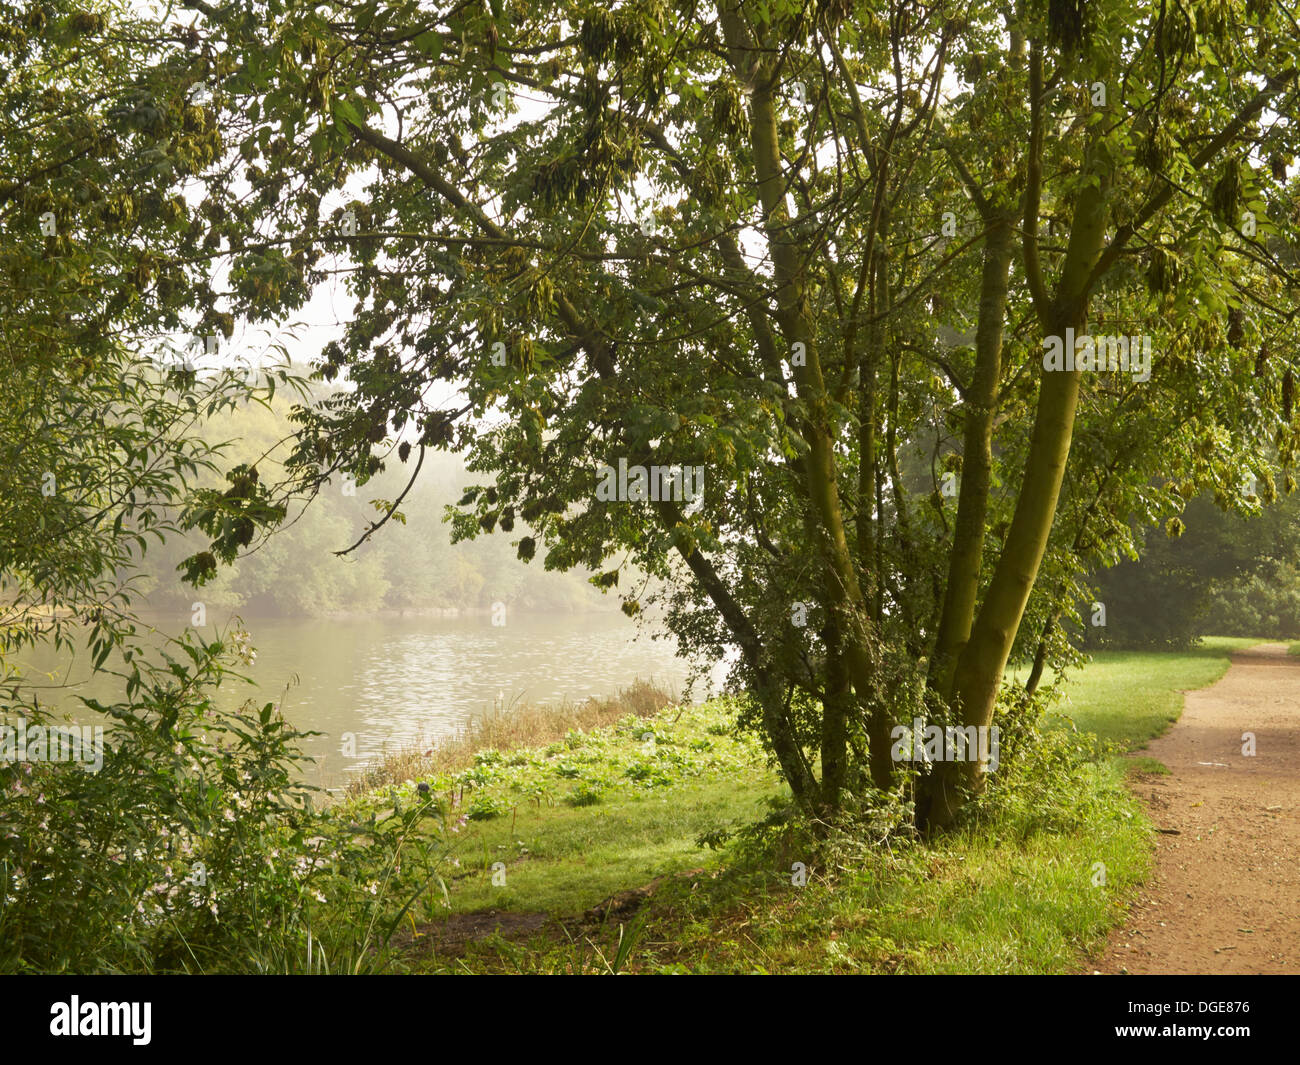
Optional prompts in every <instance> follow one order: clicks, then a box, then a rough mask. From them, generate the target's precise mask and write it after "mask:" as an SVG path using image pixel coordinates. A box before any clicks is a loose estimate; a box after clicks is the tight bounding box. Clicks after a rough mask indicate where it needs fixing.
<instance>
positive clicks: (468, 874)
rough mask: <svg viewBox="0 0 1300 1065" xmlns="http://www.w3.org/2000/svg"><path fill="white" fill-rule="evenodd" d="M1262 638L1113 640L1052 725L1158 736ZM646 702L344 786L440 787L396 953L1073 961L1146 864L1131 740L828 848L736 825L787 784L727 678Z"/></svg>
mask: <svg viewBox="0 0 1300 1065" xmlns="http://www.w3.org/2000/svg"><path fill="white" fill-rule="evenodd" d="M1254 642H1257V641H1252V640H1226V639H1220V640H1212V641H1207V643H1206V644H1205V646H1203V647H1201V648H1198V649H1197V650H1195V651H1192V652H1186V653H1176V654H1145V653H1130V652H1107V653H1105V654H1101V655H1098V656H1097V659H1096V661H1095V662H1094V663H1093V664H1091V665H1090V666H1088V667H1087V668H1086V669H1084V670H1083V671H1081V672H1080V673H1079V675H1078V676H1077V677H1075V678H1072V679H1071V681H1070V683H1069V685H1068V693H1069V695H1068V702H1067V703H1066V704H1065V705H1063V706H1062V708H1061V712H1062V713H1064V714H1068V715H1069V717H1070V718H1072V719H1073V721H1074V722H1075V724H1076V725H1077V726H1078V728H1079V729H1080V733H1079V734H1077V735H1076V734H1075V733H1073V732H1071V731H1067V730H1064V729H1057V730H1054V731H1055V736H1054V739H1053V741H1052V744H1051V745H1050V746H1051V750H1052V751H1054V752H1056V754H1058V755H1059V754H1060V753H1061V752H1063V751H1064V750H1065V749H1066V748H1067V747H1072V749H1073V751H1074V753H1075V754H1082V753H1086V752H1088V751H1095V750H1096V747H1097V742H1096V741H1095V740H1094V739H1093V738H1092V736H1095V737H1096V738H1097V740H1099V741H1105V742H1108V743H1115V744H1120V745H1122V746H1123V747H1124V748H1125V749H1132V748H1136V747H1140V746H1141V745H1143V744H1144V743H1145V742H1146V741H1147V740H1148V739H1150V738H1151V737H1153V736H1155V735H1158V734H1159V733H1160V732H1161V731H1163V730H1164V729H1165V728H1167V727H1168V725H1169V723H1170V722H1171V721H1172V720H1174V719H1176V717H1177V715H1178V712H1179V708H1180V706H1181V692H1183V691H1186V690H1190V689H1192V688H1196V687H1201V686H1203V685H1206V684H1209V683H1212V682H1213V681H1214V680H1216V679H1218V677H1219V676H1221V675H1222V674H1223V672H1224V671H1225V670H1226V669H1227V666H1228V655H1229V653H1230V652H1231V651H1232V650H1235V649H1238V648H1240V647H1244V646H1249V645H1250V644H1252V643H1254ZM646 705H647V704H646V703H645V701H644V700H643V701H642V702H641V703H640V704H639V710H638V709H634V708H632V707H629V708H628V709H627V712H625V713H623V714H622V716H621V717H619V718H618V719H617V720H616V721H614V722H613V723H612V724H611V723H606V724H602V725H600V726H599V727H596V728H581V727H574V728H568V729H566V730H565V731H564V732H563V734H559V733H558V731H557V729H558V726H556V727H555V728H552V730H551V734H550V735H548V736H547V737H546V739H547V740H549V742H538V743H534V744H530V745H516V746H511V745H510V740H511V736H508V735H507V736H502V737H500V738H501V739H502V740H503V742H504V748H503V747H493V748H488V749H484V750H478V751H473V750H472V747H473V742H472V738H471V739H468V740H466V742H465V743H463V744H462V745H461V746H460V748H459V753H458V755H457V756H456V757H455V758H449V759H446V760H444V761H443V762H441V763H440V764H439V765H438V766H432V765H423V766H421V767H420V768H421V769H422V771H423V772H424V775H422V776H421V777H420V778H419V783H417V781H415V780H409V779H408V780H406V781H404V782H402V783H400V784H398V783H392V782H390V783H388V784H387V785H386V786H385V787H384V788H383V789H382V790H380V791H371V792H369V793H368V794H366V795H364V796H360V797H354V798H352V799H351V800H350V801H349V804H348V809H349V812H350V813H351V814H352V815H354V816H355V817H357V818H358V819H359V820H362V819H364V818H366V817H368V816H369V815H370V814H372V813H376V812H380V811H382V810H383V809H385V808H388V809H391V807H392V804H393V802H394V801H396V802H398V803H410V802H415V801H421V800H424V801H427V800H428V799H429V798H431V797H432V798H436V799H437V800H438V810H439V818H438V827H437V828H436V829H435V830H433V831H431V836H437V837H438V838H439V839H440V840H442V841H445V847H446V856H445V873H446V876H445V878H444V879H445V884H446V892H445V895H443V896H441V897H437V896H435V898H433V899H431V900H428V901H426V902H425V903H422V905H421V907H420V913H418V914H415V913H412V915H411V916H410V917H409V918H408V928H407V931H406V932H405V933H404V934H403V936H402V937H401V938H400V939H399V940H398V941H397V942H396V943H395V946H396V947H397V952H396V959H397V961H396V962H395V965H396V967H398V968H401V969H403V970H405V971H417V972H460V973H464V972H611V971H634V972H868V973H870V972H874V973H895V972H907V973H931V972H933V973H950V972H966V973H1053V972H1067V971H1072V970H1074V969H1077V967H1078V965H1079V963H1080V960H1081V959H1082V958H1083V957H1085V956H1086V955H1087V954H1088V953H1089V952H1091V951H1093V950H1095V949H1096V948H1097V947H1098V946H1099V945H1100V944H1101V943H1102V941H1103V940H1104V937H1105V935H1106V933H1107V932H1108V930H1109V929H1110V928H1112V927H1113V926H1114V925H1115V923H1116V922H1117V921H1118V920H1119V918H1120V916H1121V915H1122V913H1123V910H1124V907H1125V905H1126V903H1127V900H1128V898H1129V897H1130V895H1131V892H1132V890H1133V888H1134V887H1135V886H1136V885H1137V884H1138V883H1140V882H1141V881H1142V880H1143V879H1144V878H1145V877H1146V876H1147V875H1148V873H1149V868H1150V860H1151V853H1152V845H1151V828H1150V825H1149V824H1148V823H1147V821H1146V819H1145V817H1144V816H1143V814H1142V811H1141V809H1140V807H1139V806H1138V804H1137V803H1136V802H1135V801H1134V800H1133V799H1132V797H1131V796H1130V795H1129V793H1128V792H1127V791H1126V790H1125V788H1124V787H1123V775H1124V772H1125V769H1126V766H1127V764H1128V762H1129V760H1118V759H1112V758H1106V757H1099V758H1094V759H1092V760H1090V761H1084V762H1081V763H1076V764H1075V766H1074V768H1073V769H1072V770H1071V771H1070V773H1069V775H1068V777H1064V778H1048V777H1044V778H1043V779H1042V780H1040V781H1038V783H1035V782H1034V777H1033V775H1032V774H1031V775H1030V777H1029V778H1027V779H1028V783H1027V784H1025V785H1023V786H1022V785H1017V786H1016V787H1015V788H1009V790H1008V792H1007V793H1006V794H1005V795H1002V796H1001V797H1000V798H999V800H998V802H997V803H995V804H990V806H989V808H988V809H987V810H985V811H983V812H982V813H981V816H980V820H979V822H978V823H977V824H975V825H974V826H972V827H971V828H970V829H968V830H966V831H964V832H962V833H958V834H955V835H952V836H949V837H947V838H945V839H943V840H942V841H940V842H939V843H937V844H934V845H931V846H921V845H917V844H912V843H908V842H907V841H905V840H904V841H902V842H901V843H891V844H890V845H889V846H884V847H882V846H879V845H877V844H875V843H872V842H870V841H855V840H842V841H839V842H838V843H836V844H835V845H833V846H832V847H831V848H829V850H824V851H823V853H822V854H821V855H820V856H819V857H817V858H816V859H814V858H813V856H812V855H811V854H809V853H805V852H804V851H805V849H806V845H805V844H804V843H801V842H800V840H799V839H798V838H797V837H795V836H792V835H790V834H788V833H783V832H780V831H776V830H773V831H770V832H768V833H767V834H766V835H765V836H763V837H761V838H759V837H755V836H752V835H751V836H749V837H737V838H731V839H725V838H724V837H725V832H721V831H720V830H725V829H726V828H728V827H729V826H741V825H752V824H754V823H755V822H757V821H758V820H759V819H760V818H761V817H762V815H763V813H764V811H765V809H766V808H767V806H768V804H769V803H770V802H772V801H777V802H779V801H781V800H782V799H783V797H784V795H785V793H784V789H783V787H782V785H781V784H780V782H779V781H778V780H777V778H776V776H775V774H774V773H773V772H772V770H771V769H770V768H769V767H768V766H767V765H766V763H765V761H764V759H763V757H762V755H761V752H760V750H759V749H758V747H757V745H756V744H755V743H754V742H753V740H752V739H750V738H748V737H745V736H737V735H735V734H734V733H733V732H732V730H731V728H730V723H731V721H732V719H733V713H734V708H733V707H732V706H730V705H729V704H728V702H727V701H726V700H717V701H714V702H711V703H709V704H706V705H704V706H699V707H688V708H679V707H673V706H667V707H664V708H663V709H660V710H658V711H657V712H650V711H647V709H646ZM613 712H614V710H613V709H612V708H606V710H605V713H606V714H610V713H613ZM526 732H527V730H525V733H526ZM1089 734H1091V735H1089ZM1048 761H1050V759H1048ZM1044 764H1047V763H1046V762H1045V763H1044ZM407 768H410V766H407ZM1148 768H1154V767H1148ZM395 769H396V770H397V772H394V773H391V774H390V775H389V779H390V781H391V780H392V779H394V778H395V777H396V776H397V775H400V770H401V767H400V766H396V767H395ZM420 785H423V786H424V787H426V788H427V789H428V790H427V791H425V792H421V791H419V790H418V788H419V787H420ZM704 844H711V845H712V849H710V847H709V846H705V845H704ZM796 863H799V864H796ZM800 865H803V866H806V867H807V879H806V881H804V880H803V878H802V875H801V872H800Z"/></svg>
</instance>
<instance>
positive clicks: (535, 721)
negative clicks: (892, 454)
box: [346, 680, 675, 798]
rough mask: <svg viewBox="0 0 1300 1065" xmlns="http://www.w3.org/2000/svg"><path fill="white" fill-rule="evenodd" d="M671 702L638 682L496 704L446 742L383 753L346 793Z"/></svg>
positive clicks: (353, 793)
mask: <svg viewBox="0 0 1300 1065" xmlns="http://www.w3.org/2000/svg"><path fill="white" fill-rule="evenodd" d="M674 702H675V699H674V697H673V695H672V693H671V692H669V691H667V690H665V689H664V688H661V687H659V686H658V685H655V684H651V683H649V682H647V681H643V680H637V681H635V682H634V683H633V684H632V685H631V686H630V687H628V688H625V689H623V690H622V691H621V692H619V693H618V695H616V696H614V697H613V698H610V699H588V700H586V701H584V702H581V703H571V702H565V703H561V704H560V705H558V706H550V705H546V704H543V705H529V706H522V707H506V706H497V707H494V709H493V711H492V712H491V713H489V714H486V715H484V716H483V717H480V718H475V719H474V720H473V721H472V722H471V723H470V725H469V726H468V727H467V728H465V729H464V730H462V731H461V732H460V733H459V734H458V735H457V736H455V737H453V738H452V739H450V740H442V741H440V742H439V743H437V744H434V745H430V744H429V743H426V742H415V743H409V744H404V745H402V746H400V747H397V748H395V749H393V750H385V751H384V752H383V754H382V756H381V758H380V760H379V761H378V762H377V763H375V764H374V765H373V766H371V767H370V768H369V769H368V770H367V771H366V772H365V773H363V774H362V775H360V776H359V777H357V778H356V779H355V780H353V781H351V782H350V783H349V784H348V787H347V792H346V793H347V795H348V796H350V797H351V798H358V797H360V796H362V795H364V794H365V793H367V792H370V791H375V790H378V789H381V788H385V787H388V786H390V785H394V784H401V783H403V782H404V781H408V780H413V779H415V778H416V777H424V776H428V775H430V774H433V773H439V772H447V771H451V770H456V769H464V768H466V767H468V766H470V765H473V764H474V761H475V755H476V754H478V752H480V751H486V750H496V751H512V750H516V749H518V748H521V747H529V746H537V745H539V744H543V743H551V742H553V741H555V740H559V739H562V738H563V737H564V736H565V735H567V734H568V733H570V732H572V731H574V730H575V729H576V730H586V729H593V728H600V727H602V726H605V725H612V724H614V722H616V721H618V720H620V719H622V718H625V717H627V716H628V715H629V714H633V715H635V716H637V717H641V718H645V717H652V716H653V715H655V714H657V713H658V712H659V711H660V710H662V709H663V708H664V707H666V706H671V705H673V704H674Z"/></svg>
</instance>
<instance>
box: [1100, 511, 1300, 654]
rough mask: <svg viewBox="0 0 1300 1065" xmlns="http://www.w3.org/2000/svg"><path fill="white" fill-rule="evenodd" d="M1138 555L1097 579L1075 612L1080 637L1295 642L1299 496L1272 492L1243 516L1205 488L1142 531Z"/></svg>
mask: <svg viewBox="0 0 1300 1065" xmlns="http://www.w3.org/2000/svg"><path fill="white" fill-rule="evenodd" d="M1144 544H1145V546H1144V547H1143V549H1142V557H1141V560H1140V561H1124V562H1121V563H1120V564H1119V565H1117V566H1115V567H1114V568H1112V569H1108V570H1104V571H1102V572H1101V573H1100V574H1098V575H1097V577H1096V600H1095V602H1096V603H1099V604H1102V605H1104V607H1105V625H1104V626H1103V625H1098V624H1093V621H1094V620H1095V618H1094V615H1095V614H1096V611H1095V610H1094V609H1093V606H1094V604H1091V603H1090V604H1084V606H1085V607H1086V609H1082V610H1081V611H1080V617H1081V623H1082V626H1083V630H1084V635H1085V640H1086V644H1087V645H1089V646H1094V647H1096V646H1107V645H1109V646H1118V647H1186V646H1189V645H1190V644H1192V643H1193V642H1194V641H1195V640H1196V639H1197V638H1198V637H1200V636H1208V635H1218V636H1259V637H1266V638H1270V639H1276V640H1293V639H1300V500H1298V499H1297V497H1296V496H1295V495H1286V496H1280V497H1278V498H1277V499H1276V501H1275V502H1273V503H1272V504H1271V505H1266V506H1264V507H1263V508H1262V510H1261V511H1260V512H1259V513H1258V514H1253V515H1243V514H1241V513H1238V512H1235V511H1233V510H1225V509H1222V508H1221V507H1220V506H1218V505H1216V501H1215V500H1214V499H1213V497H1212V496H1209V495H1206V496H1201V497H1198V498H1196V499H1193V500H1191V501H1190V502H1189V504H1188V506H1187V508H1186V510H1185V511H1184V512H1183V514H1182V516H1181V517H1178V518H1173V519H1171V520H1170V521H1169V522H1168V523H1167V524H1166V525H1165V526H1163V527H1161V526H1157V527H1154V528H1150V529H1148V530H1146V533H1145V541H1144Z"/></svg>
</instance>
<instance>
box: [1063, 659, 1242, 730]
mask: <svg viewBox="0 0 1300 1065" xmlns="http://www.w3.org/2000/svg"><path fill="white" fill-rule="evenodd" d="M1259 642H1260V641H1259V640H1254V639H1249V638H1241V637H1234V636H1212V637H1207V638H1206V639H1205V640H1204V641H1203V642H1202V644H1201V645H1200V646H1199V647H1195V648H1192V649H1191V650H1187V651H1168V652H1160V653H1151V652H1147V651H1099V652H1097V653H1096V654H1094V655H1093V657H1092V661H1091V662H1089V663H1088V666H1087V668H1086V669H1084V670H1083V672H1082V673H1081V674H1080V675H1079V676H1078V677H1077V678H1076V679H1075V681H1074V683H1069V684H1067V685H1066V688H1065V698H1064V699H1063V701H1062V703H1061V704H1060V705H1059V706H1058V708H1057V713H1058V714H1059V715H1061V716H1068V717H1069V718H1070V719H1071V720H1073V721H1074V723H1075V725H1077V726H1078V728H1079V729H1080V730H1082V731H1085V732H1091V733H1093V734H1094V735H1095V736H1096V737H1097V738H1098V739H1099V740H1100V741H1102V742H1103V743H1115V744H1118V745H1120V746H1121V747H1122V748H1124V749H1125V750H1134V749H1141V748H1142V747H1144V746H1145V745H1146V742H1147V741H1148V740H1151V739H1154V738H1155V737H1156V736H1159V735H1160V734H1161V733H1163V732H1164V731H1165V730H1166V729H1167V728H1168V727H1169V726H1170V725H1171V724H1173V722H1175V721H1177V720H1178V715H1179V714H1181V713H1182V710H1183V695H1182V693H1183V692H1186V691H1193V690H1195V689H1197V688H1204V687H1205V686H1207V685H1209V684H1213V683H1214V682H1215V681H1216V680H1218V679H1219V678H1220V677H1222V676H1223V674H1224V673H1225V672H1227V669H1228V655H1229V654H1231V652H1233V651H1240V650H1243V649H1245V648H1247V647H1252V646H1254V645H1255V644H1257V643H1259Z"/></svg>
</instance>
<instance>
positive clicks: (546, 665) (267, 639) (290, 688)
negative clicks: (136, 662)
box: [36, 613, 725, 787]
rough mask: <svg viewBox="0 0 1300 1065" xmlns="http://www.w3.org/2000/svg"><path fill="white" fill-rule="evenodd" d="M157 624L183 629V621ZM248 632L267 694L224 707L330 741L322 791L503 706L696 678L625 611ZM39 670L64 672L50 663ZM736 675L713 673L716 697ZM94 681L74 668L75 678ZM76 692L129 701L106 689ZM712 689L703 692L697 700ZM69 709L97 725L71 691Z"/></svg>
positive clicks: (414, 619) (248, 623)
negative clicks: (348, 741)
mask: <svg viewBox="0 0 1300 1065" xmlns="http://www.w3.org/2000/svg"><path fill="white" fill-rule="evenodd" d="M147 620H149V621H150V622H151V623H152V624H155V625H157V626H158V627H159V628H161V629H163V630H164V631H167V630H169V629H174V628H176V627H177V626H176V625H175V619H174V618H173V619H165V618H148V619H147ZM169 621H170V624H169ZM245 627H246V628H247V629H248V631H249V632H250V633H251V635H252V645H253V647H254V648H255V649H256V651H257V659H256V661H255V662H254V663H253V665H251V666H249V667H245V669H244V672H245V673H246V674H247V675H248V676H249V677H250V678H251V679H252V680H253V681H255V682H256V684H257V688H256V689H250V688H249V687H248V686H247V685H243V684H235V685H234V686H233V687H232V688H231V689H229V691H227V692H226V694H225V696H224V698H223V702H226V703H227V704H229V703H230V702H233V701H237V700H242V699H245V698H254V699H256V700H257V701H258V702H259V703H261V702H267V701H273V702H276V703H278V704H280V706H281V708H282V711H283V713H284V716H285V719H286V720H287V721H289V722H290V723H292V724H293V725H294V726H296V727H297V728H299V729H304V730H311V731H316V732H320V733H322V735H320V736H313V737H309V738H308V739H306V740H305V741H304V742H303V744H302V746H303V749H304V750H305V751H306V753H308V754H310V755H312V756H313V757H314V758H316V760H317V763H316V765H315V766H314V767H313V768H312V769H311V771H310V772H309V774H308V776H309V778H310V779H311V782H312V783H316V784H319V785H321V786H323V787H337V786H339V785H340V784H342V783H344V782H345V781H346V780H347V778H348V777H349V776H350V775H351V774H353V773H355V772H357V771H359V770H360V769H361V768H363V767H364V766H365V765H366V764H367V763H368V762H369V761H371V760H372V759H374V758H375V756H376V755H378V754H379V753H380V752H382V750H383V749H384V747H385V745H390V746H391V745H400V744H405V743H412V742H416V741H417V740H418V741H421V742H423V741H425V740H437V739H439V738H441V737H447V736H450V735H454V734H455V733H456V732H457V731H459V730H460V729H462V728H464V726H465V725H466V724H468V723H469V722H470V721H471V720H473V719H474V718H475V717H478V716H480V715H482V714H484V713H485V712H489V711H491V710H492V708H493V707H494V706H501V707H505V708H507V709H509V708H510V707H515V706H519V705H522V704H526V703H550V704H557V703H561V702H564V701H566V700H568V701H572V702H578V701H581V700H583V699H586V698H588V697H589V696H593V695H594V696H609V695H614V694H615V693H617V692H618V690H619V689H620V688H623V687H626V686H628V685H630V684H631V683H632V682H633V681H634V680H637V679H638V678H639V679H642V680H651V681H655V682H657V683H658V684H660V685H661V686H663V687H666V688H668V689H669V690H670V691H673V692H674V693H675V694H678V695H680V694H682V693H683V691H684V687H685V682H686V679H687V675H688V672H689V670H688V665H687V663H686V662H685V661H683V660H682V659H680V658H678V657H677V656H676V654H675V644H674V642H673V641H671V640H669V639H652V638H651V636H652V632H653V631H654V630H651V629H649V628H648V627H645V626H642V627H639V626H638V625H637V624H636V623H635V622H634V621H631V620H629V619H628V618H626V617H624V616H623V615H622V614H621V613H620V614H615V613H601V614H544V615H543V614H526V613H516V614H512V615H511V616H510V617H509V618H508V619H507V622H506V624H504V625H500V626H497V625H493V624H492V619H491V617H490V616H487V615H461V616H458V617H431V616H411V615H406V616H400V617H399V616H391V617H390V616H379V617H353V618H343V619H301V618H294V619H286V618H245ZM211 631H215V630H211ZM82 661H83V662H84V661H85V658H84V656H83V659H82ZM36 664H38V665H39V666H40V667H41V668H44V669H50V668H52V667H54V666H55V665H56V663H55V662H54V660H53V659H52V658H49V657H47V656H45V655H42V656H41V657H40V659H38V661H37V663H36ZM724 672H725V667H720V666H719V667H715V668H714V669H713V670H712V671H711V673H710V681H711V682H712V684H713V686H714V687H713V689H712V690H715V691H716V690H717V686H718V685H719V684H720V682H721V679H722V676H723V675H724ZM85 675H86V670H85V669H74V670H73V671H72V674H71V677H70V679H71V680H73V681H76V682H80V681H83V680H84V678H85ZM72 690H74V691H76V692H79V693H81V694H84V695H89V696H96V697H101V698H120V694H118V695H114V694H113V692H112V689H111V688H110V687H109V686H107V685H106V684H104V683H103V682H101V681H98V680H90V681H87V682H84V683H79V684H78V686H77V687H76V688H75V689H72ZM707 690H708V689H707V688H699V687H698V686H697V690H696V691H695V692H694V693H693V694H694V697H695V698H697V699H698V698H702V697H703V696H704V695H705V694H706V692H707ZM223 691H225V686H224V685H223ZM51 701H53V700H51ZM57 702H58V705H59V706H60V708H61V709H64V710H68V711H70V712H71V714H72V716H73V717H74V719H76V718H80V717H84V716H85V711H84V709H82V708H81V707H80V703H78V702H76V700H75V699H74V698H72V696H71V694H70V693H68V692H66V691H65V693H64V694H63V695H62V696H61V697H60V698H59V699H58V700H57ZM345 733H352V734H353V736H355V746H356V756H355V757H345V756H344V755H343V754H342V753H341V749H342V737H343V736H344V734H345Z"/></svg>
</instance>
